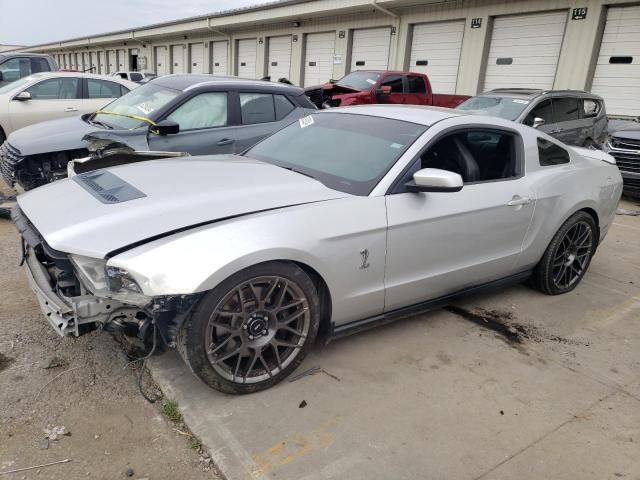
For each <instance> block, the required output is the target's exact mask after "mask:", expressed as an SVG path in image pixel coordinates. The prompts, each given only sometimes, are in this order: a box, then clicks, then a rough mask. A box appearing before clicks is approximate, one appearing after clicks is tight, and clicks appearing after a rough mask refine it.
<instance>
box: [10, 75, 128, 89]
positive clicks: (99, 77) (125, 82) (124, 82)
mask: <svg viewBox="0 0 640 480" xmlns="http://www.w3.org/2000/svg"><path fill="white" fill-rule="evenodd" d="M64 77H75V78H78V77H80V78H95V79H97V80H106V81H109V82H115V83H119V84H121V85H124V86H125V87H127V88H129V89H133V88H136V87H139V86H140V85H138V84H137V83H135V82H131V81H129V80H126V79H124V78H120V77H111V76H108V75H98V74H95V73H83V72H60V71H58V72H38V73H32V74H31V75H28V76H27V77H23V78H25V79H29V80H30V82H29V84H31V83H33V82H36V81H39V80H44V79H47V78H64ZM9 85H10V84H9ZM24 87H25V84H20V86H19V87H16V88H24Z"/></svg>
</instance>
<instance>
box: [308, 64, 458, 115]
mask: <svg viewBox="0 0 640 480" xmlns="http://www.w3.org/2000/svg"><path fill="white" fill-rule="evenodd" d="M305 93H306V94H307V96H308V97H309V99H310V100H311V101H312V102H313V103H314V104H315V105H316V106H317V107H318V108H331V107H344V106H347V105H370V104H373V103H398V104H406V105H432V106H435V107H447V108H453V107H456V106H458V105H460V104H461V103H462V102H464V101H465V100H466V99H468V98H469V97H468V96H465V95H446V94H439V93H433V90H432V89H431V83H430V82H429V78H428V77H427V76H426V75H423V74H422V73H412V72H397V71H392V70H358V71H355V72H352V73H350V74H349V75H347V76H345V77H343V78H341V79H340V80H338V81H331V82H329V83H326V84H324V85H318V86H315V87H307V88H306V89H305Z"/></svg>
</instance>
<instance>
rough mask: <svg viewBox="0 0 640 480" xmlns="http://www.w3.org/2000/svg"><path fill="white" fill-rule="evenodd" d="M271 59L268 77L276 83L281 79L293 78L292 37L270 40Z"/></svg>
mask: <svg viewBox="0 0 640 480" xmlns="http://www.w3.org/2000/svg"><path fill="white" fill-rule="evenodd" d="M268 41H269V44H268V47H269V59H268V60H267V62H268V63H267V75H268V76H270V77H271V80H272V81H274V82H276V81H277V80H278V79H279V78H286V79H288V78H289V77H290V76H291V35H286V36H283V37H270V38H269V40H268Z"/></svg>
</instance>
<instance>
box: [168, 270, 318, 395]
mask: <svg viewBox="0 0 640 480" xmlns="http://www.w3.org/2000/svg"><path fill="white" fill-rule="evenodd" d="M319 322H320V315H319V303H318V295H317V292H316V289H315V286H314V284H313V282H312V281H311V279H310V278H309V276H308V275H307V274H306V273H305V272H304V271H303V270H302V269H300V268H299V267H297V266H296V265H295V264H293V263H285V262H268V263H264V264H260V265H256V266H253V267H249V268H247V269H245V270H242V271H241V272H239V273H237V274H235V275H233V276H231V277H230V278H228V279H227V280H225V281H224V282H222V283H221V284H220V285H219V286H218V287H216V288H215V289H214V290H212V291H211V292H209V293H208V294H207V295H206V296H205V297H204V298H203V299H202V300H201V301H200V303H199V304H198V305H197V306H196V309H195V311H194V313H193V315H192V316H191V318H190V320H189V321H188V322H187V324H186V325H184V327H183V328H182V329H181V332H180V334H179V338H178V350H179V352H180V354H181V355H182V357H183V358H184V360H185V361H186V362H187V364H188V365H189V367H190V368H191V370H192V371H193V372H194V373H195V374H196V375H197V376H198V377H200V378H201V379H202V380H203V381H204V382H205V383H206V384H207V385H209V386H211V387H213V388H215V389H216V390H220V391H222V392H226V393H250V392H256V391H259V390H263V389H265V388H269V387H271V386H272V385H274V384H276V383H278V382H280V381H281V380H282V379H284V378H285V377H286V376H287V375H289V374H290V373H291V372H292V371H293V370H295V368H296V367H297V366H298V365H299V364H300V363H301V362H302V360H303V359H304V357H305V356H306V354H307V352H308V351H309V349H310V348H311V346H312V344H313V343H314V340H315V338H316V335H317V333H318V326H319Z"/></svg>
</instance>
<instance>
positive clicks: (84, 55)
mask: <svg viewBox="0 0 640 480" xmlns="http://www.w3.org/2000/svg"><path fill="white" fill-rule="evenodd" d="M88 56H89V54H88V53H87V52H83V53H82V59H81V63H80V70H81V71H84V70H88V69H89V59H88V58H87V57H88Z"/></svg>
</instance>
